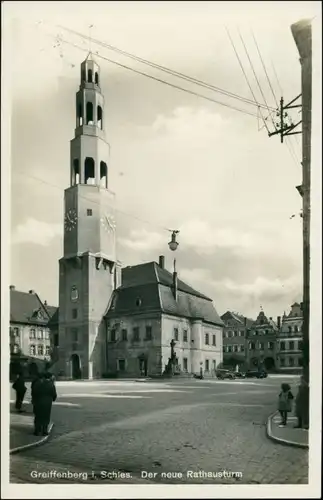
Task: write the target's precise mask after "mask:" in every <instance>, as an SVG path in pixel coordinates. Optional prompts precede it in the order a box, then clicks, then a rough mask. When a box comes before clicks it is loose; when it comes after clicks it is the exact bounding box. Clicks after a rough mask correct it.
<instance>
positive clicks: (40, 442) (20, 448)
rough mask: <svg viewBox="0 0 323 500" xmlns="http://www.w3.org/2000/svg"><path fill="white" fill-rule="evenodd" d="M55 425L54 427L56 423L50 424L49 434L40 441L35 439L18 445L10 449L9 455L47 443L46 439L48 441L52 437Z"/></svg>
mask: <svg viewBox="0 0 323 500" xmlns="http://www.w3.org/2000/svg"><path fill="white" fill-rule="evenodd" d="M53 427H54V424H53V423H51V424H50V425H49V429H48V436H44V437H43V438H42V439H40V440H39V441H35V442H34V443H30V444H25V445H24V446H17V448H13V449H12V450H9V455H14V454H16V453H19V452H20V451H25V450H29V449H31V448H36V446H40V445H42V444H44V443H46V441H48V439H49V438H50V435H51V432H52V430H53Z"/></svg>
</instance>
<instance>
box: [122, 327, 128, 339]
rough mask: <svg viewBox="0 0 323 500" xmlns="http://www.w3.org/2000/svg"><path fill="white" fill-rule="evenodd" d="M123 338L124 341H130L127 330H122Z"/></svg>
mask: <svg viewBox="0 0 323 500" xmlns="http://www.w3.org/2000/svg"><path fill="white" fill-rule="evenodd" d="M121 338H122V340H123V341H125V340H128V332H127V330H126V329H125V328H123V329H122V330H121Z"/></svg>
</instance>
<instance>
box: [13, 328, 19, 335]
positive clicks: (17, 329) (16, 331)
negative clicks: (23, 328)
mask: <svg viewBox="0 0 323 500" xmlns="http://www.w3.org/2000/svg"><path fill="white" fill-rule="evenodd" d="M13 334H14V336H15V337H19V328H14V329H13Z"/></svg>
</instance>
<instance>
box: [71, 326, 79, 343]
mask: <svg viewBox="0 0 323 500" xmlns="http://www.w3.org/2000/svg"><path fill="white" fill-rule="evenodd" d="M71 334H72V341H73V342H77V337H78V332H77V328H72V329H71Z"/></svg>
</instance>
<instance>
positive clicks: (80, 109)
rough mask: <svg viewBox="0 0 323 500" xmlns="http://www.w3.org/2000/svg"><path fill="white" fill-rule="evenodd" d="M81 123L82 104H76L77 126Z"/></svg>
mask: <svg viewBox="0 0 323 500" xmlns="http://www.w3.org/2000/svg"><path fill="white" fill-rule="evenodd" d="M82 125H83V110H82V104H78V105H77V126H78V127H81V126H82Z"/></svg>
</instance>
